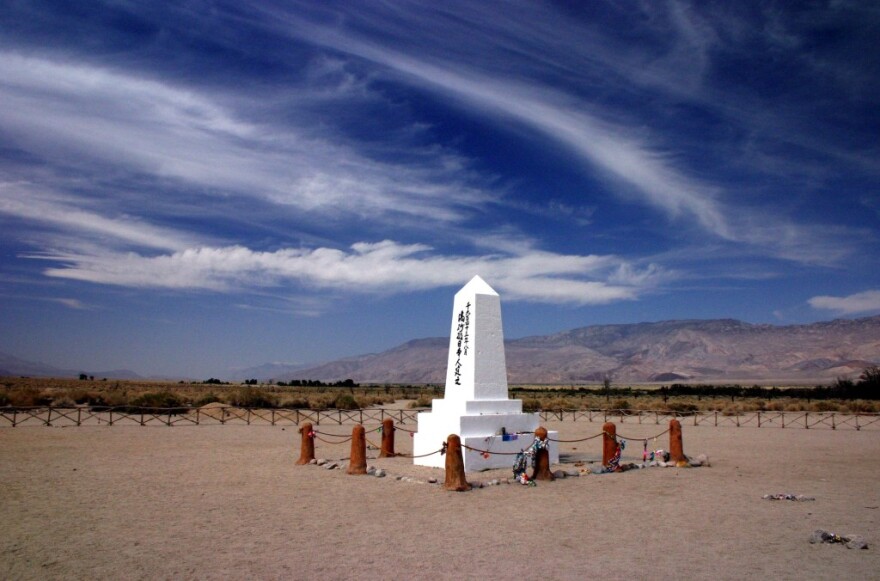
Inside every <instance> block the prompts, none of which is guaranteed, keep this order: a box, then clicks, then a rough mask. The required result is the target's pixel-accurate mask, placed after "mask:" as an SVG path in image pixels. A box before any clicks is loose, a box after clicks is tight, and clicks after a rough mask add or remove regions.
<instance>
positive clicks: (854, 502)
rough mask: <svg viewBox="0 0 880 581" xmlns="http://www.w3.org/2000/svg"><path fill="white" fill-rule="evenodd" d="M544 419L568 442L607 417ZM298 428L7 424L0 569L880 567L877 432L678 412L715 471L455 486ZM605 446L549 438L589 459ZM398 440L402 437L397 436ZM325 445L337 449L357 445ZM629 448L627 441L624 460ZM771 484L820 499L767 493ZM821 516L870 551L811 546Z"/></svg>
mask: <svg viewBox="0 0 880 581" xmlns="http://www.w3.org/2000/svg"><path fill="white" fill-rule="evenodd" d="M370 427H371V426H368V428H370ZM547 427H549V428H551V429H557V430H559V431H560V437H561V438H564V439H576V438H579V437H585V436H589V435H593V434H595V433H597V432H598V431H599V429H600V424H595V423H593V424H591V423H587V422H559V423H548V424H547ZM663 427H664V426H660V427H659V428H658V427H657V426H654V425H629V424H626V425H623V426H618V432H619V433H621V434H623V435H626V436H629V437H646V436H650V435H653V434H655V433H657V432H659V431H661V430H662V428H663ZM322 428H323V429H324V430H325V431H328V432H334V433H350V426H323V427H322ZM298 438H299V434H298V433H297V432H296V429H295V428H291V427H287V428H281V427H264V426H232V425H227V426H199V427H196V426H193V427H173V428H169V427H163V426H157V427H140V426H114V427H79V428H75V427H72V428H45V427H18V428H4V429H0V517H2V523H3V524H2V527H0V577H2V578H4V579H59V578H65V579H69V578H82V579H85V578H89V579H94V578H102V579H107V578H114V579H119V578H125V579H146V578H150V579H154V578H185V579H189V578H194V579H213V578H262V579H273V578H275V579H299V578H306V577H312V578H324V579H354V578H386V579H387V578H398V579H428V578H430V579H444V578H450V579H452V578H455V579H490V578H491V579H498V578H517V577H520V578H536V577H543V578H547V579H583V578H586V577H602V578H606V579H609V578H610V579H632V578H649V579H673V578H676V579H680V578H696V579H710V578H711V579H749V578H761V579H768V578H769V579H804V578H807V579H830V578H840V577H851V578H858V579H870V578H874V579H876V578H880V573H878V572H880V546H877V545H876V544H875V543H878V542H880V534H878V532H880V527H878V525H880V508H878V507H880V487H878V484H877V478H878V476H880V431H862V432H856V431H831V430H804V429H785V430H782V429H778V428H770V429H767V428H762V429H757V428H734V427H725V428H714V427H708V426H705V427H704V426H700V427H688V426H685V427H684V443H685V452H686V453H688V454H690V455H696V454H698V453H706V454H708V455H709V457H710V460H711V462H712V466H711V467H710V468H694V469H678V468H652V469H646V470H637V471H631V472H627V473H623V474H608V475H589V476H583V477H580V478H568V479H565V480H558V481H556V482H552V483H540V484H539V485H538V486H537V487H525V486H521V485H515V484H511V485H502V486H492V487H487V488H483V489H478V490H473V491H471V492H465V493H453V492H445V491H443V490H441V489H440V487H439V486H437V485H431V484H422V483H416V482H405V481H399V480H396V479H395V476H400V475H408V476H412V477H415V478H417V479H421V480H427V478H428V477H431V476H435V477H438V478H440V480H441V481H442V476H443V475H442V471H441V470H436V469H430V468H424V467H415V466H413V465H412V460H409V459H405V458H391V459H381V460H375V461H371V463H372V464H374V465H377V466H380V467H383V468H385V469H387V471H388V473H389V475H388V477H386V478H381V479H380V478H375V477H372V476H349V475H347V474H345V473H344V472H342V471H339V470H333V471H328V470H324V469H322V468H318V467H315V466H295V465H294V461H295V460H296V459H297V458H298V456H299V440H298ZM600 442H601V441H600V440H599V439H596V440H591V441H589V442H585V443H581V444H561V446H562V447H561V450H560V451H561V453H562V454H563V457H564V458H568V459H571V460H577V459H580V460H596V459H598V457H599V456H600V455H601V449H600V446H601V443H600ZM666 445H667V442H666V441H665V436H664V437H663V438H662V439H661V440H659V441H658V444H657V446H658V447H663V448H665V447H666ZM397 449H398V451H409V450H410V449H411V444H410V438H409V436H408V434H406V433H404V432H398V434H397ZM317 450H318V456H319V457H327V458H342V457H346V456H348V444H344V445H335V446H331V445H327V444H325V443H323V442H318V443H317ZM368 455H371V456H375V452H370V453H368ZM640 455H641V446H636V445H631V446H630V447H629V448H628V449H627V450H626V454H625V456H624V459H625V460H626V459H627V457H629V459H631V460H635V459H637V457H640ZM566 467H567V468H572V466H571V465H568V466H566ZM508 474H509V472H508V471H492V472H488V473H481V474H471V475H469V480H471V481H472V482H473V481H482V482H486V481H488V480H490V479H492V478H495V477H498V476H502V477H505V476H508ZM776 492H791V493H798V494H805V495H809V496H814V497H816V501H815V502H789V501H777V502H772V501H767V500H762V499H761V496H762V495H764V494H768V493H776ZM817 528H822V529H826V530H831V531H834V532H838V533H843V534H845V533H857V534H861V535H862V536H864V537H866V538H867V540H868V541H869V543H871V548H870V549H869V550H862V551H859V550H850V549H847V548H845V547H844V546H842V545H811V544H810V543H809V542H808V541H809V537H810V534H811V533H812V531H813V530H814V529H817Z"/></svg>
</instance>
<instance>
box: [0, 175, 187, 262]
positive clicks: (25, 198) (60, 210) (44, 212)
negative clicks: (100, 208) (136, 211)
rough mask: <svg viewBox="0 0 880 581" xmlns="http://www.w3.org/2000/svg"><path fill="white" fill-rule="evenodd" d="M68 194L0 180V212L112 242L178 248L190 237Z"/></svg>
mask: <svg viewBox="0 0 880 581" xmlns="http://www.w3.org/2000/svg"><path fill="white" fill-rule="evenodd" d="M80 202H81V201H80V200H77V199H75V198H72V197H70V196H62V195H58V194H48V195H47V194H46V193H45V192H44V191H42V190H38V189H37V188H34V187H33V185H32V184H27V183H0V214H6V215H9V216H14V217H17V218H21V219H24V220H29V221H32V222H36V223H40V224H44V225H49V226H51V227H54V228H56V229H58V230H61V231H62V232H63V233H66V234H72V235H74V236H76V237H78V238H83V237H90V236H91V237H103V238H106V237H110V238H111V239H112V240H113V245H116V244H123V245H125V244H130V245H134V246H139V247H147V248H154V249H159V250H179V249H183V248H186V247H187V246H189V245H191V244H192V243H193V242H194V238H192V237H189V236H185V235H183V234H181V233H179V232H177V231H174V230H171V229H168V228H161V227H156V226H154V225H152V224H149V223H146V222H144V221H143V220H140V219H137V218H135V217H132V216H125V215H122V216H117V217H107V216H105V215H102V214H100V213H97V212H93V211H88V210H86V209H83V208H81V207H80Z"/></svg>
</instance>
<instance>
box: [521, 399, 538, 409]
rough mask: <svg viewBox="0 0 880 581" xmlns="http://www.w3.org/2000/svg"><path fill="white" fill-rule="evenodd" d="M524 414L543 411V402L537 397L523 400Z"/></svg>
mask: <svg viewBox="0 0 880 581" xmlns="http://www.w3.org/2000/svg"><path fill="white" fill-rule="evenodd" d="M522 402H523V403H522V406H523V411H524V412H536V411H539V410H540V409H541V401H540V400H539V399H538V398H535V397H527V398H525V399H523V400H522Z"/></svg>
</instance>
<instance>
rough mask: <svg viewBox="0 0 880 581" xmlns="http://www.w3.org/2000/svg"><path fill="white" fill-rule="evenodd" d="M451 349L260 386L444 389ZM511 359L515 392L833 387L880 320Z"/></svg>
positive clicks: (601, 335) (877, 356)
mask: <svg viewBox="0 0 880 581" xmlns="http://www.w3.org/2000/svg"><path fill="white" fill-rule="evenodd" d="M448 347H449V339H448V338H444V337H435V338H427V339H417V340H414V341H410V342H408V343H404V344H403V345H400V346H398V347H395V348H393V349H390V350H388V351H385V352H382V353H374V354H368V355H361V356H357V357H349V358H345V359H340V360H338V361H332V362H327V363H324V364H321V365H317V366H312V367H301V366H300V367H297V368H294V369H290V370H288V371H284V370H283V367H276V368H274V369H273V376H272V377H259V376H257V375H254V376H253V377H254V378H256V379H262V380H268V379H275V380H283V381H288V380H290V379H318V380H321V381H337V380H340V379H347V378H351V379H354V380H355V381H357V382H359V383H440V384H442V383H444V382H445V378H446V361H447V349H448ZM505 351H506V358H507V371H508V379H509V382H510V383H511V384H576V383H599V382H602V381H603V380H604V379H605V378H606V377H607V378H609V379H610V380H611V381H612V382H615V383H620V382H626V383H642V382H679V381H680V382H704V383H708V382H724V383H733V382H763V383H768V382H792V383H810V382H819V383H828V382H830V381H833V380H834V379H836V378H837V377H853V376H857V375H858V374H859V373H861V371H862V370H863V369H864V368H866V367H868V366H871V365H878V364H880V316H874V317H867V318H861V319H837V320H834V321H828V322H819V323H812V324H808V325H788V326H779V325H767V324H762V325H756V324H750V323H744V322H742V321H737V320H732V319H721V320H685V321H661V322H655V323H638V324H629V325H597V326H590V327H581V328H578V329H573V330H570V331H565V332H562V333H557V334H554V335H546V336H535V337H525V338H522V339H514V340H509V341H505ZM249 371H250V370H243V371H242V372H241V373H242V374H243V376H246V375H247V374H248V372H249ZM253 371H256V368H254V369H253Z"/></svg>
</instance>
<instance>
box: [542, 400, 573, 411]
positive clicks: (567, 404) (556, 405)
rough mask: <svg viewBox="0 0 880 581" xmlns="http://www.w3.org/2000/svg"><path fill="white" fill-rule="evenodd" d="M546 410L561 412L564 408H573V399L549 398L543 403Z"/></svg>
mask: <svg viewBox="0 0 880 581" xmlns="http://www.w3.org/2000/svg"><path fill="white" fill-rule="evenodd" d="M542 407H543V409H544V411H548V412H561V411H563V410H570V409H573V408H574V406H573V405H572V403H571V401H570V400H568V399H566V398H564V397H554V398H553V399H549V400H547V401H545V402H544V403H543V406H542Z"/></svg>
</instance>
